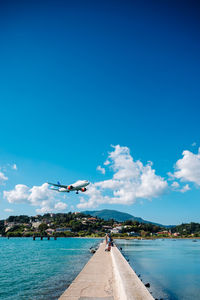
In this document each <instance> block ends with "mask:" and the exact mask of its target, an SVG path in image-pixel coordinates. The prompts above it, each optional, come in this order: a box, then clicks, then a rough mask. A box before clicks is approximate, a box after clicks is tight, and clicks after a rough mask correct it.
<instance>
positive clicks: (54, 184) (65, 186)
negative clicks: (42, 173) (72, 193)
mask: <svg viewBox="0 0 200 300" xmlns="http://www.w3.org/2000/svg"><path fill="white" fill-rule="evenodd" d="M47 183H48V184H50V185H53V186H58V187H63V188H66V189H67V187H68V186H67V185H62V184H56V183H51V182H47Z"/></svg>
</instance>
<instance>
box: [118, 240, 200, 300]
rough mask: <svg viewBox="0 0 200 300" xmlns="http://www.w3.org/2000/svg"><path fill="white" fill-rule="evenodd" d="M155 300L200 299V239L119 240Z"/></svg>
mask: <svg viewBox="0 0 200 300" xmlns="http://www.w3.org/2000/svg"><path fill="white" fill-rule="evenodd" d="M116 243H117V245H118V247H119V248H121V252H122V254H123V255H124V256H125V258H126V259H127V261H128V262H129V264H130V266H131V267H132V268H133V269H134V271H135V272H136V274H137V275H138V276H139V277H140V279H141V280H142V282H143V283H144V284H146V283H150V288H149V289H148V290H149V291H150V292H151V293H152V296H153V297H154V298H155V299H159V300H160V299H163V300H198V299H200V240H198V239H197V240H195V239H194V240H192V239H156V240H116Z"/></svg>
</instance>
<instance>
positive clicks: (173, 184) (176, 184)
mask: <svg viewBox="0 0 200 300" xmlns="http://www.w3.org/2000/svg"><path fill="white" fill-rule="evenodd" d="M179 186H180V184H179V183H178V182H177V181H174V182H173V183H172V184H171V187H172V188H174V189H178V188H179Z"/></svg>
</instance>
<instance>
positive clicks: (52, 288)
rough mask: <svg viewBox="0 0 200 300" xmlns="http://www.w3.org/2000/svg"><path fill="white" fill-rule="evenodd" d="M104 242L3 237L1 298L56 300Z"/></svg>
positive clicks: (0, 263) (10, 299) (11, 299)
mask: <svg viewBox="0 0 200 300" xmlns="http://www.w3.org/2000/svg"><path fill="white" fill-rule="evenodd" d="M101 240H102V239H94V238H57V240H54V239H53V238H52V239H50V240H47V238H44V239H43V240H42V241H41V240H40V239H39V238H36V240H35V241H33V239H32V238H10V239H8V238H3V237H1V238H0V299H1V300H41V299H42V300H54V299H58V298H59V296H60V295H61V294H62V293H63V292H64V291H65V289H67V287H68V286H69V285H70V283H71V282H72V281H73V279H74V278H75V277H76V276H77V275H78V273H79V272H80V271H81V270H82V268H83V267H84V265H85V264H86V263H87V262H88V260H89V259H90V257H91V256H92V254H91V253H90V251H89V250H90V247H96V246H98V244H99V243H100V242H101Z"/></svg>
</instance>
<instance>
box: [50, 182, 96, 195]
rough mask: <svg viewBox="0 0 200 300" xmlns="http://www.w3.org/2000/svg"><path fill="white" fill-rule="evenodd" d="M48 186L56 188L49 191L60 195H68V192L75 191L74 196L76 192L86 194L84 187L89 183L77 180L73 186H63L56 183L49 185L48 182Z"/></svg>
mask: <svg viewBox="0 0 200 300" xmlns="http://www.w3.org/2000/svg"><path fill="white" fill-rule="evenodd" d="M48 184H50V185H53V186H55V187H57V188H51V190H54V191H57V192H60V193H69V192H70V191H76V194H78V191H81V192H86V191H87V189H86V186H87V185H89V184H90V183H89V181H88V180H78V181H76V182H75V183H73V184H70V185H63V184H60V182H59V181H58V182H57V184H56V183H51V182H48Z"/></svg>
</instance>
